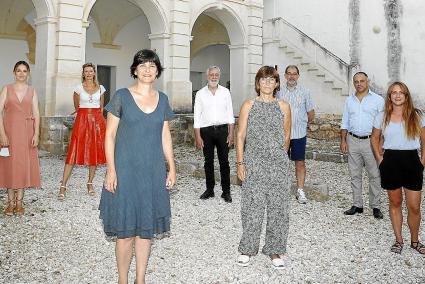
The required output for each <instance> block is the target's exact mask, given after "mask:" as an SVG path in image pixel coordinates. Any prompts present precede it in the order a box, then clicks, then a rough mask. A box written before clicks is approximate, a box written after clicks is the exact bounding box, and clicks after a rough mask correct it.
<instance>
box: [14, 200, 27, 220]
mask: <svg viewBox="0 0 425 284" xmlns="http://www.w3.org/2000/svg"><path fill="white" fill-rule="evenodd" d="M22 199H23V198H21V199H16V207H15V209H13V212H14V213H15V214H16V215H18V216H21V215H24V213H25V208H24V207H23V206H22V204H23V203H24V202H23V201H22ZM18 202H21V205H18Z"/></svg>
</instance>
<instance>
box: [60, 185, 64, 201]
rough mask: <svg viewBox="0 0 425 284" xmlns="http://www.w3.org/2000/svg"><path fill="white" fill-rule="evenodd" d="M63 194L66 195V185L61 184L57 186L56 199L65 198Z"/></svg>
mask: <svg viewBox="0 0 425 284" xmlns="http://www.w3.org/2000/svg"><path fill="white" fill-rule="evenodd" d="M62 188H63V189H62ZM65 196H66V186H64V185H61V186H60V188H59V194H58V200H60V201H63V200H64V199H65Z"/></svg>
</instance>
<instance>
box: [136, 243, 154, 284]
mask: <svg viewBox="0 0 425 284" xmlns="http://www.w3.org/2000/svg"><path fill="white" fill-rule="evenodd" d="M135 242H136V243H135V251H136V282H135V283H137V284H145V274H146V268H147V266H148V261H149V256H150V253H151V244H152V241H151V240H150V239H141V238H139V237H136V241H135Z"/></svg>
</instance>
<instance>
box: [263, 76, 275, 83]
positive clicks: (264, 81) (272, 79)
mask: <svg viewBox="0 0 425 284" xmlns="http://www.w3.org/2000/svg"><path fill="white" fill-rule="evenodd" d="M260 83H269V84H274V83H276V78H273V77H263V78H260Z"/></svg>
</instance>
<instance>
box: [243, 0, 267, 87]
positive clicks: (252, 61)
mask: <svg viewBox="0 0 425 284" xmlns="http://www.w3.org/2000/svg"><path fill="white" fill-rule="evenodd" d="M248 44H249V56H248V84H247V85H248V89H249V90H250V92H253V90H254V87H255V75H256V74H257V71H258V69H259V68H260V67H261V66H262V65H263V5H262V1H252V3H251V5H250V7H249V15H248Z"/></svg>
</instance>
